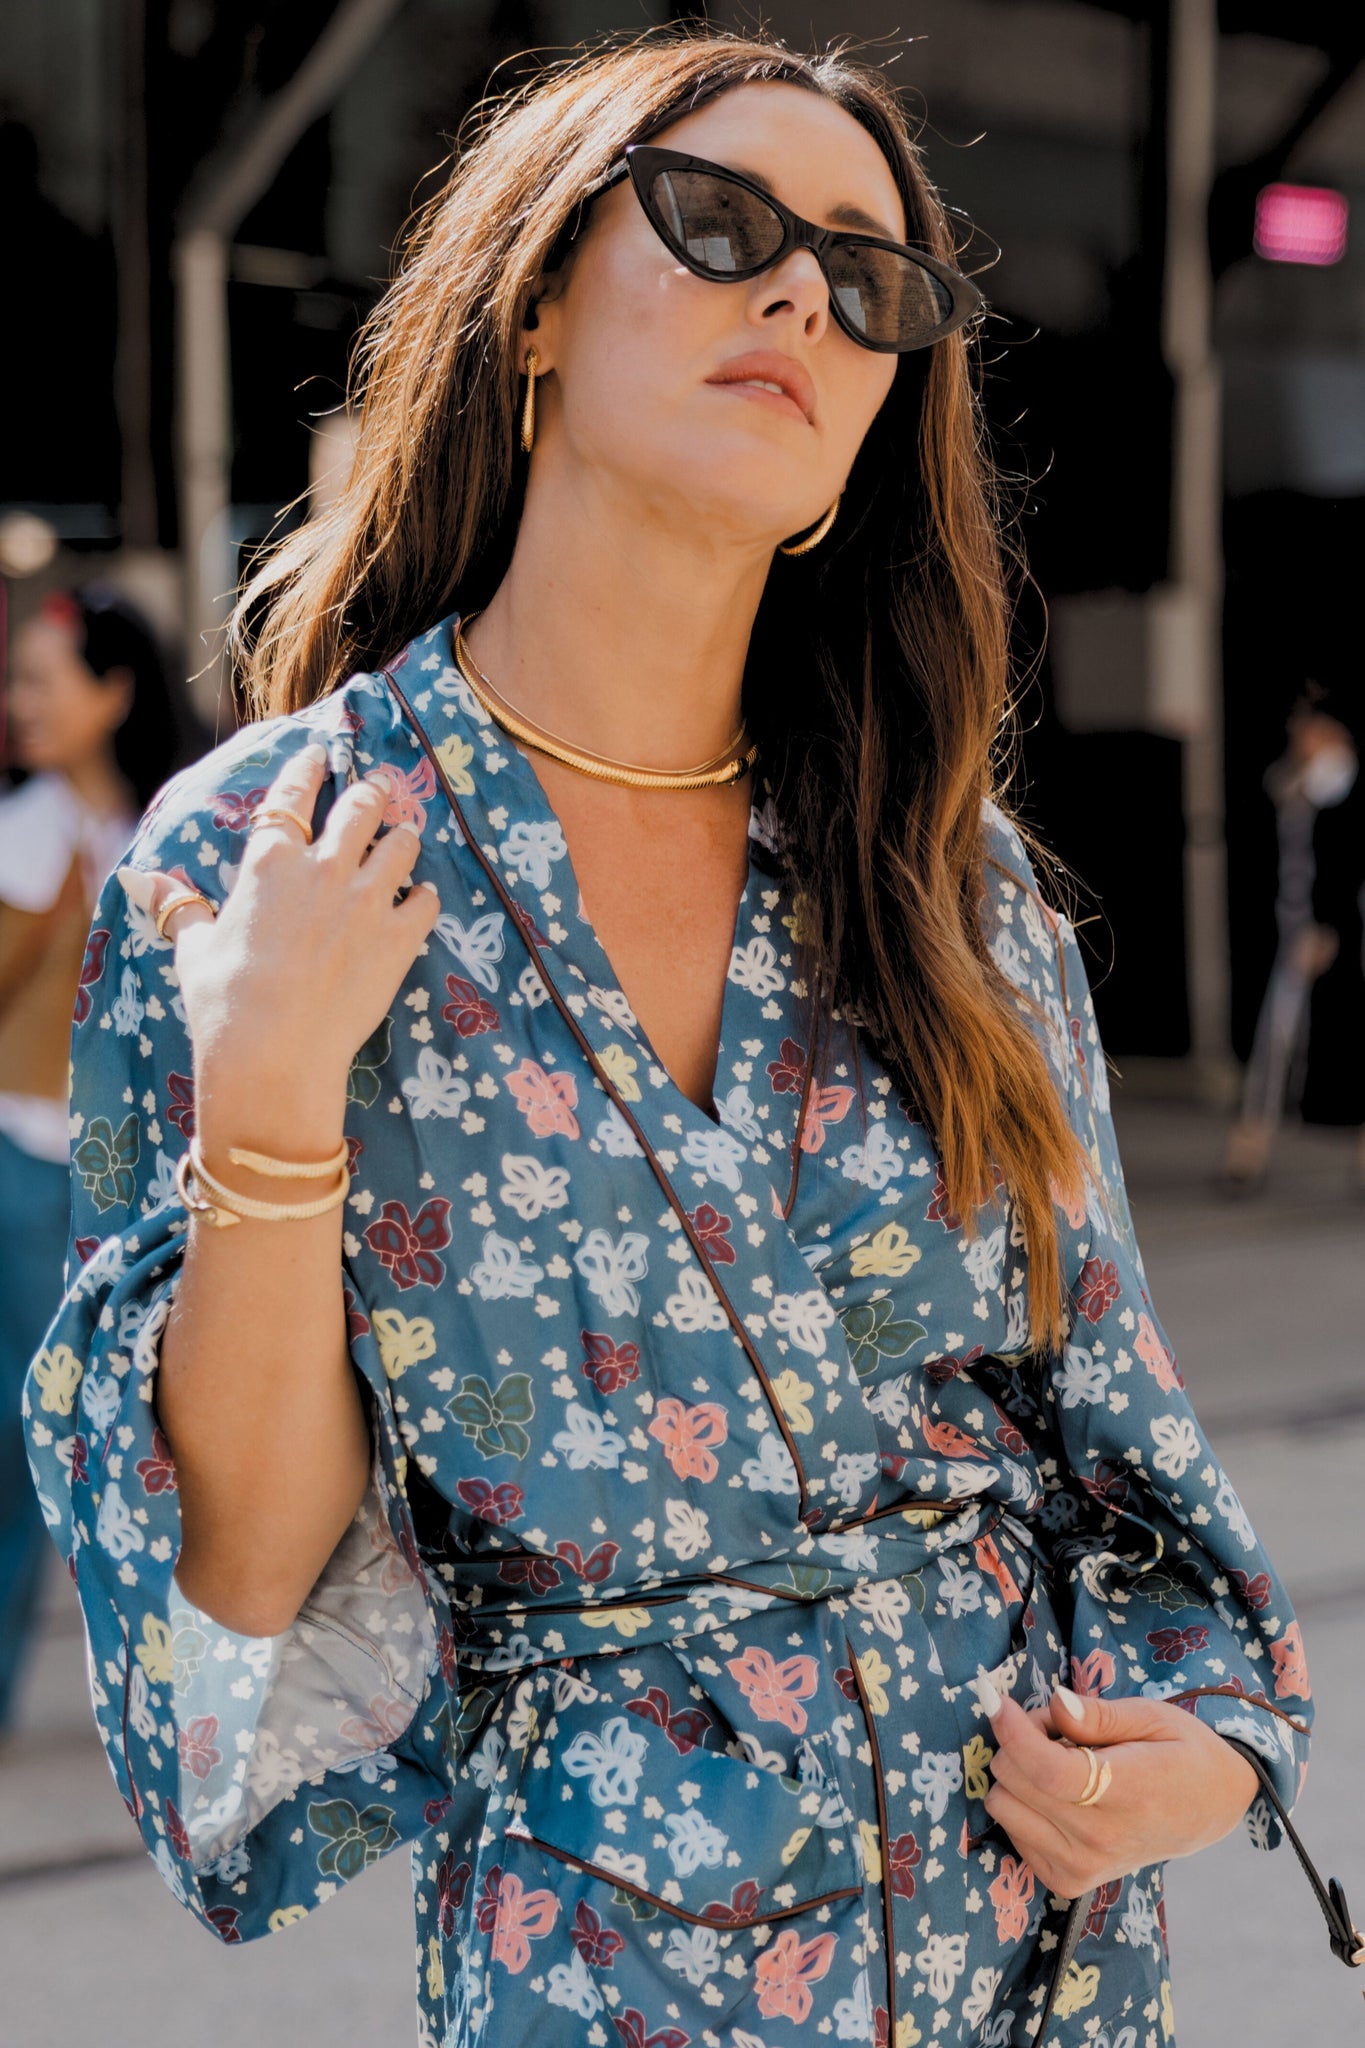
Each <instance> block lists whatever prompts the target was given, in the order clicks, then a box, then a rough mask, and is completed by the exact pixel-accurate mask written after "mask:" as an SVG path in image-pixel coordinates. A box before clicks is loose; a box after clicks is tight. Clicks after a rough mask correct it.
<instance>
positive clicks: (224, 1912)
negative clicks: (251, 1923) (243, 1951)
mask: <svg viewBox="0 0 1365 2048" xmlns="http://www.w3.org/2000/svg"><path fill="white" fill-rule="evenodd" d="M205 1918H206V1919H208V1920H209V1921H211V1922H212V1924H213V1926H214V1927H216V1928H217V1930H218V1939H219V1941H221V1942H224V1943H225V1944H226V1945H227V1946H228V1947H229V1948H230V1947H231V1946H232V1943H233V1942H234V1941H240V1940H241V1938H242V1930H241V1926H240V1922H241V1918H242V1915H241V1912H240V1911H239V1909H238V1908H237V1907H236V1906H210V1907H209V1909H208V1912H207V1914H206V1915H205Z"/></svg>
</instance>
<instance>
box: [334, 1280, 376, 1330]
mask: <svg viewBox="0 0 1365 2048" xmlns="http://www.w3.org/2000/svg"><path fill="white" fill-rule="evenodd" d="M341 1299H342V1302H343V1303H344V1305H345V1309H346V1334H347V1336H348V1337H350V1338H351V1339H352V1341H354V1340H355V1338H357V1337H368V1336H369V1334H370V1319H369V1317H368V1316H367V1315H366V1313H365V1311H364V1309H363V1308H362V1307H361V1306H360V1303H359V1302H358V1301H357V1300H356V1298H355V1296H354V1294H352V1292H351V1290H350V1288H349V1287H345V1286H343V1288H342V1290H341Z"/></svg>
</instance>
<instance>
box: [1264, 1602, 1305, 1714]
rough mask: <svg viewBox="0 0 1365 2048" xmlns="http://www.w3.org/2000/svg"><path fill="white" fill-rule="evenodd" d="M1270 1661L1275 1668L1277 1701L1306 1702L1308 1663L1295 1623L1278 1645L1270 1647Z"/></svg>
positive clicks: (1300, 1632) (1301, 1637) (1273, 1644)
mask: <svg viewBox="0 0 1365 2048" xmlns="http://www.w3.org/2000/svg"><path fill="white" fill-rule="evenodd" d="M1270 1661H1271V1663H1272V1664H1273V1665H1274V1666H1275V1697H1276V1699H1277V1700H1288V1699H1294V1700H1306V1699H1308V1698H1310V1697H1311V1694H1310V1690H1309V1684H1308V1661H1307V1659H1306V1658H1305V1656H1304V1654H1303V1630H1302V1629H1301V1628H1300V1627H1299V1624H1298V1623H1297V1622H1296V1621H1291V1622H1290V1624H1289V1626H1288V1628H1287V1629H1286V1630H1285V1632H1284V1634H1283V1635H1282V1636H1281V1637H1280V1640H1279V1641H1278V1643H1272V1644H1271V1645H1270Z"/></svg>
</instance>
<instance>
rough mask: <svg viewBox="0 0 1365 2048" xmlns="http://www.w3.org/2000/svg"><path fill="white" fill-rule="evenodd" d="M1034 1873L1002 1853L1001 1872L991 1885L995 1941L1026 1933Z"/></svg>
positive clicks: (1017, 1937)
mask: <svg viewBox="0 0 1365 2048" xmlns="http://www.w3.org/2000/svg"><path fill="white" fill-rule="evenodd" d="M1033 1885H1034V1878H1033V1872H1032V1871H1031V1870H1030V1869H1029V1866H1028V1864H1027V1863H1025V1862H1023V1861H1022V1859H1021V1858H1018V1857H1015V1856H1002V1857H1001V1859H1000V1874H999V1876H998V1877H997V1878H996V1880H995V1882H994V1883H993V1884H992V1886H991V1888H990V1900H991V1904H992V1905H993V1906H994V1908H995V1933H996V1939H997V1940H998V1941H1002V1942H1003V1941H1018V1940H1019V1939H1020V1937H1021V1936H1022V1935H1024V1934H1026V1933H1027V1932H1028V1908H1029V1900H1030V1899H1031V1898H1032V1897H1033Z"/></svg>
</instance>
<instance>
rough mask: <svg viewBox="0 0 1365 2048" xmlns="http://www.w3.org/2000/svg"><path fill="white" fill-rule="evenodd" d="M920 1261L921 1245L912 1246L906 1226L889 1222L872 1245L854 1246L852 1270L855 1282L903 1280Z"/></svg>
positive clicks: (850, 1266)
mask: <svg viewBox="0 0 1365 2048" xmlns="http://www.w3.org/2000/svg"><path fill="white" fill-rule="evenodd" d="M919 1261H920V1249H919V1246H918V1245H917V1244H911V1242H910V1238H909V1235H908V1233H907V1231H906V1228H905V1225H904V1224H903V1223H888V1224H887V1225H886V1227H885V1229H884V1230H879V1231H878V1232H877V1235H876V1236H875V1237H874V1238H873V1239H872V1242H871V1243H870V1244H860V1245H855V1246H854V1249H853V1257H852V1259H851V1261H850V1264H849V1270H850V1271H851V1273H852V1275H853V1277H854V1279H855V1280H866V1279H868V1278H870V1277H875V1278H877V1279H881V1280H903V1279H904V1278H905V1276H906V1274H907V1273H908V1272H909V1271H910V1269H911V1267H912V1266H917V1265H918V1264H919Z"/></svg>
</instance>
